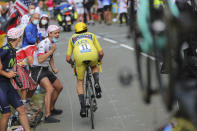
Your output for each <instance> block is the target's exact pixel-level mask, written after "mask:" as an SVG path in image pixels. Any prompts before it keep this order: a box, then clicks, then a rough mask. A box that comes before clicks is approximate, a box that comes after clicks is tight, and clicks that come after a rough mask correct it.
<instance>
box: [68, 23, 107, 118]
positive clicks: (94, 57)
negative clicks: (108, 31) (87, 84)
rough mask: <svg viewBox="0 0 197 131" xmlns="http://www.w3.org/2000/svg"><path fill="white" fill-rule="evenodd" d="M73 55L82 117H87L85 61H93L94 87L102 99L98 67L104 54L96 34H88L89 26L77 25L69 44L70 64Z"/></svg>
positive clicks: (97, 95)
mask: <svg viewBox="0 0 197 131" xmlns="http://www.w3.org/2000/svg"><path fill="white" fill-rule="evenodd" d="M72 54H73V57H74V60H75V62H76V74H77V93H78V96H79V101H80V104H81V111H80V115H81V117H85V116H86V109H85V102H84V87H83V85H84V74H85V70H86V67H85V65H84V64H83V62H84V61H91V62H90V67H91V70H92V73H93V78H94V87H95V91H96V97H97V98H101V88H100V84H99V69H98V67H97V64H98V61H101V60H102V58H103V56H104V52H103V49H102V48H101V46H100V44H99V42H98V40H97V38H96V36H95V34H93V33H90V32H88V28H87V25H86V24H85V23H83V22H79V23H77V24H76V25H75V34H74V35H73V36H72V37H71V38H70V40H69V43H68V49H67V55H66V61H67V62H68V63H70V64H73V63H74V62H73V61H72V59H71V56H72Z"/></svg>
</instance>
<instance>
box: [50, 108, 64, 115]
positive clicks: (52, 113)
mask: <svg viewBox="0 0 197 131" xmlns="http://www.w3.org/2000/svg"><path fill="white" fill-rule="evenodd" d="M62 112H63V111H62V110H60V109H55V108H54V109H53V110H51V115H61V114H62Z"/></svg>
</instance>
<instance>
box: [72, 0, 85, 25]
mask: <svg viewBox="0 0 197 131" xmlns="http://www.w3.org/2000/svg"><path fill="white" fill-rule="evenodd" d="M73 4H74V7H75V9H76V11H77V15H78V17H77V21H78V22H80V21H81V22H83V21H84V7H83V0H73Z"/></svg>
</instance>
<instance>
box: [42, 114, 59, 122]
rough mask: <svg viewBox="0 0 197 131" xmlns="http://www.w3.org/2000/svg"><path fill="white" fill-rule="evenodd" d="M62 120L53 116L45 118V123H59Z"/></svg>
mask: <svg viewBox="0 0 197 131" xmlns="http://www.w3.org/2000/svg"><path fill="white" fill-rule="evenodd" d="M59 122H60V120H58V119H56V118H53V117H52V116H48V117H45V119H44V123H59Z"/></svg>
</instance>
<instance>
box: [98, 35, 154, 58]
mask: <svg viewBox="0 0 197 131" xmlns="http://www.w3.org/2000/svg"><path fill="white" fill-rule="evenodd" d="M96 36H97V38H99V39H101V38H103V40H105V41H108V42H110V43H112V44H117V43H118V41H115V40H112V39H109V38H105V37H102V36H100V35H96ZM120 46H121V47H123V48H126V49H129V50H131V51H135V49H134V48H133V47H131V46H128V45H126V44H120ZM141 55H143V56H145V57H148V58H150V59H151V60H153V61H155V57H153V56H150V55H147V54H145V53H141Z"/></svg>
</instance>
